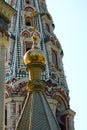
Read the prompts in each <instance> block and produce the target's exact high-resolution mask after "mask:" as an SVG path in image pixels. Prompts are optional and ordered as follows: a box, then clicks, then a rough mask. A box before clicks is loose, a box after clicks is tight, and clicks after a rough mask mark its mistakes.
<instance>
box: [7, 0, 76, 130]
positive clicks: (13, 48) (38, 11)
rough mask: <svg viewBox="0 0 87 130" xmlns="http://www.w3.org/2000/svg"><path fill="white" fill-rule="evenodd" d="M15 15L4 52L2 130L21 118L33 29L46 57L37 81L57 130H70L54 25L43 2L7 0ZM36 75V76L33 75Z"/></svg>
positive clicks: (71, 116) (71, 123) (11, 127)
mask: <svg viewBox="0 0 87 130" xmlns="http://www.w3.org/2000/svg"><path fill="white" fill-rule="evenodd" d="M7 2H8V4H10V5H11V6H12V7H13V8H14V9H16V11H17V15H16V16H15V17H14V18H12V21H11V27H10V29H9V32H10V34H11V38H10V46H9V48H8V50H7V52H6V72H5V73H6V91H5V97H6V100H5V104H6V105H5V128H6V130H14V129H15V126H16V123H17V121H18V118H19V116H20V114H21V111H22V108H23V105H24V102H25V99H26V95H27V90H26V86H27V84H28V80H29V78H31V77H30V75H29V74H28V72H27V71H26V66H25V64H24V61H23V56H24V54H25V53H26V52H27V51H28V50H30V49H31V47H32V44H33V42H32V35H33V32H34V30H35V29H36V35H37V37H41V41H40V42H39V45H38V46H39V48H40V49H41V50H42V51H43V52H44V55H45V57H46V69H45V71H44V72H43V73H42V75H41V78H42V80H45V82H46V90H45V94H46V97H47V100H48V102H49V105H50V107H51V110H52V112H53V114H54V116H55V119H56V120H57V122H58V124H59V125H60V128H61V130H74V115H75V112H74V111H73V110H72V109H71V108H70V103H69V101H70V97H69V88H68V85H67V82H66V77H65V74H64V68H63V63H62V58H63V56H64V53H63V50H62V47H61V44H60V42H59V40H58V38H57V36H56V35H55V34H54V28H55V25H54V23H53V19H52V17H51V15H50V13H49V12H48V10H47V6H46V1H45V0H7ZM37 73H38V72H37Z"/></svg>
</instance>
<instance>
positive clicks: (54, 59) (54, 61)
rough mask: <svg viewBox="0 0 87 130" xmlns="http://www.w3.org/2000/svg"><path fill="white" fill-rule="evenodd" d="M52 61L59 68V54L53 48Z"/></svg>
mask: <svg viewBox="0 0 87 130" xmlns="http://www.w3.org/2000/svg"><path fill="white" fill-rule="evenodd" d="M52 62H53V64H54V65H55V67H56V68H57V69H58V56H57V52H56V51H54V50H53V49H52Z"/></svg>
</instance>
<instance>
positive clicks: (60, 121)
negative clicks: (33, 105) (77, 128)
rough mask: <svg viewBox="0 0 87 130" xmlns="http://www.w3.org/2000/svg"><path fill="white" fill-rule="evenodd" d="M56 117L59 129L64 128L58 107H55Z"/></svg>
mask: <svg viewBox="0 0 87 130" xmlns="http://www.w3.org/2000/svg"><path fill="white" fill-rule="evenodd" d="M56 119H57V121H58V124H59V126H60V128H61V130H64V127H65V126H64V123H63V122H62V120H61V116H60V111H59V110H58V109H56Z"/></svg>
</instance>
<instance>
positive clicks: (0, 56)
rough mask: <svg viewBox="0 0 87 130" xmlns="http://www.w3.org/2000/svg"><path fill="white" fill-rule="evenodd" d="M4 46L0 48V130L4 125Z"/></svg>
mask: <svg viewBox="0 0 87 130" xmlns="http://www.w3.org/2000/svg"><path fill="white" fill-rule="evenodd" d="M4 92H5V46H4V45H2V46H0V106H1V107H0V130H4V125H5V106H4V105H5V104H4V102H5V95H4Z"/></svg>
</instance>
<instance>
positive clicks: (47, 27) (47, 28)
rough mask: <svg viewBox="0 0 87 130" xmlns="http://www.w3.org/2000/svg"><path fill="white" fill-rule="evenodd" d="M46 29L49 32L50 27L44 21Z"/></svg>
mask: <svg viewBox="0 0 87 130" xmlns="http://www.w3.org/2000/svg"><path fill="white" fill-rule="evenodd" d="M46 30H47V31H48V32H49V33H50V27H49V25H48V24H47V23H46Z"/></svg>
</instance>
